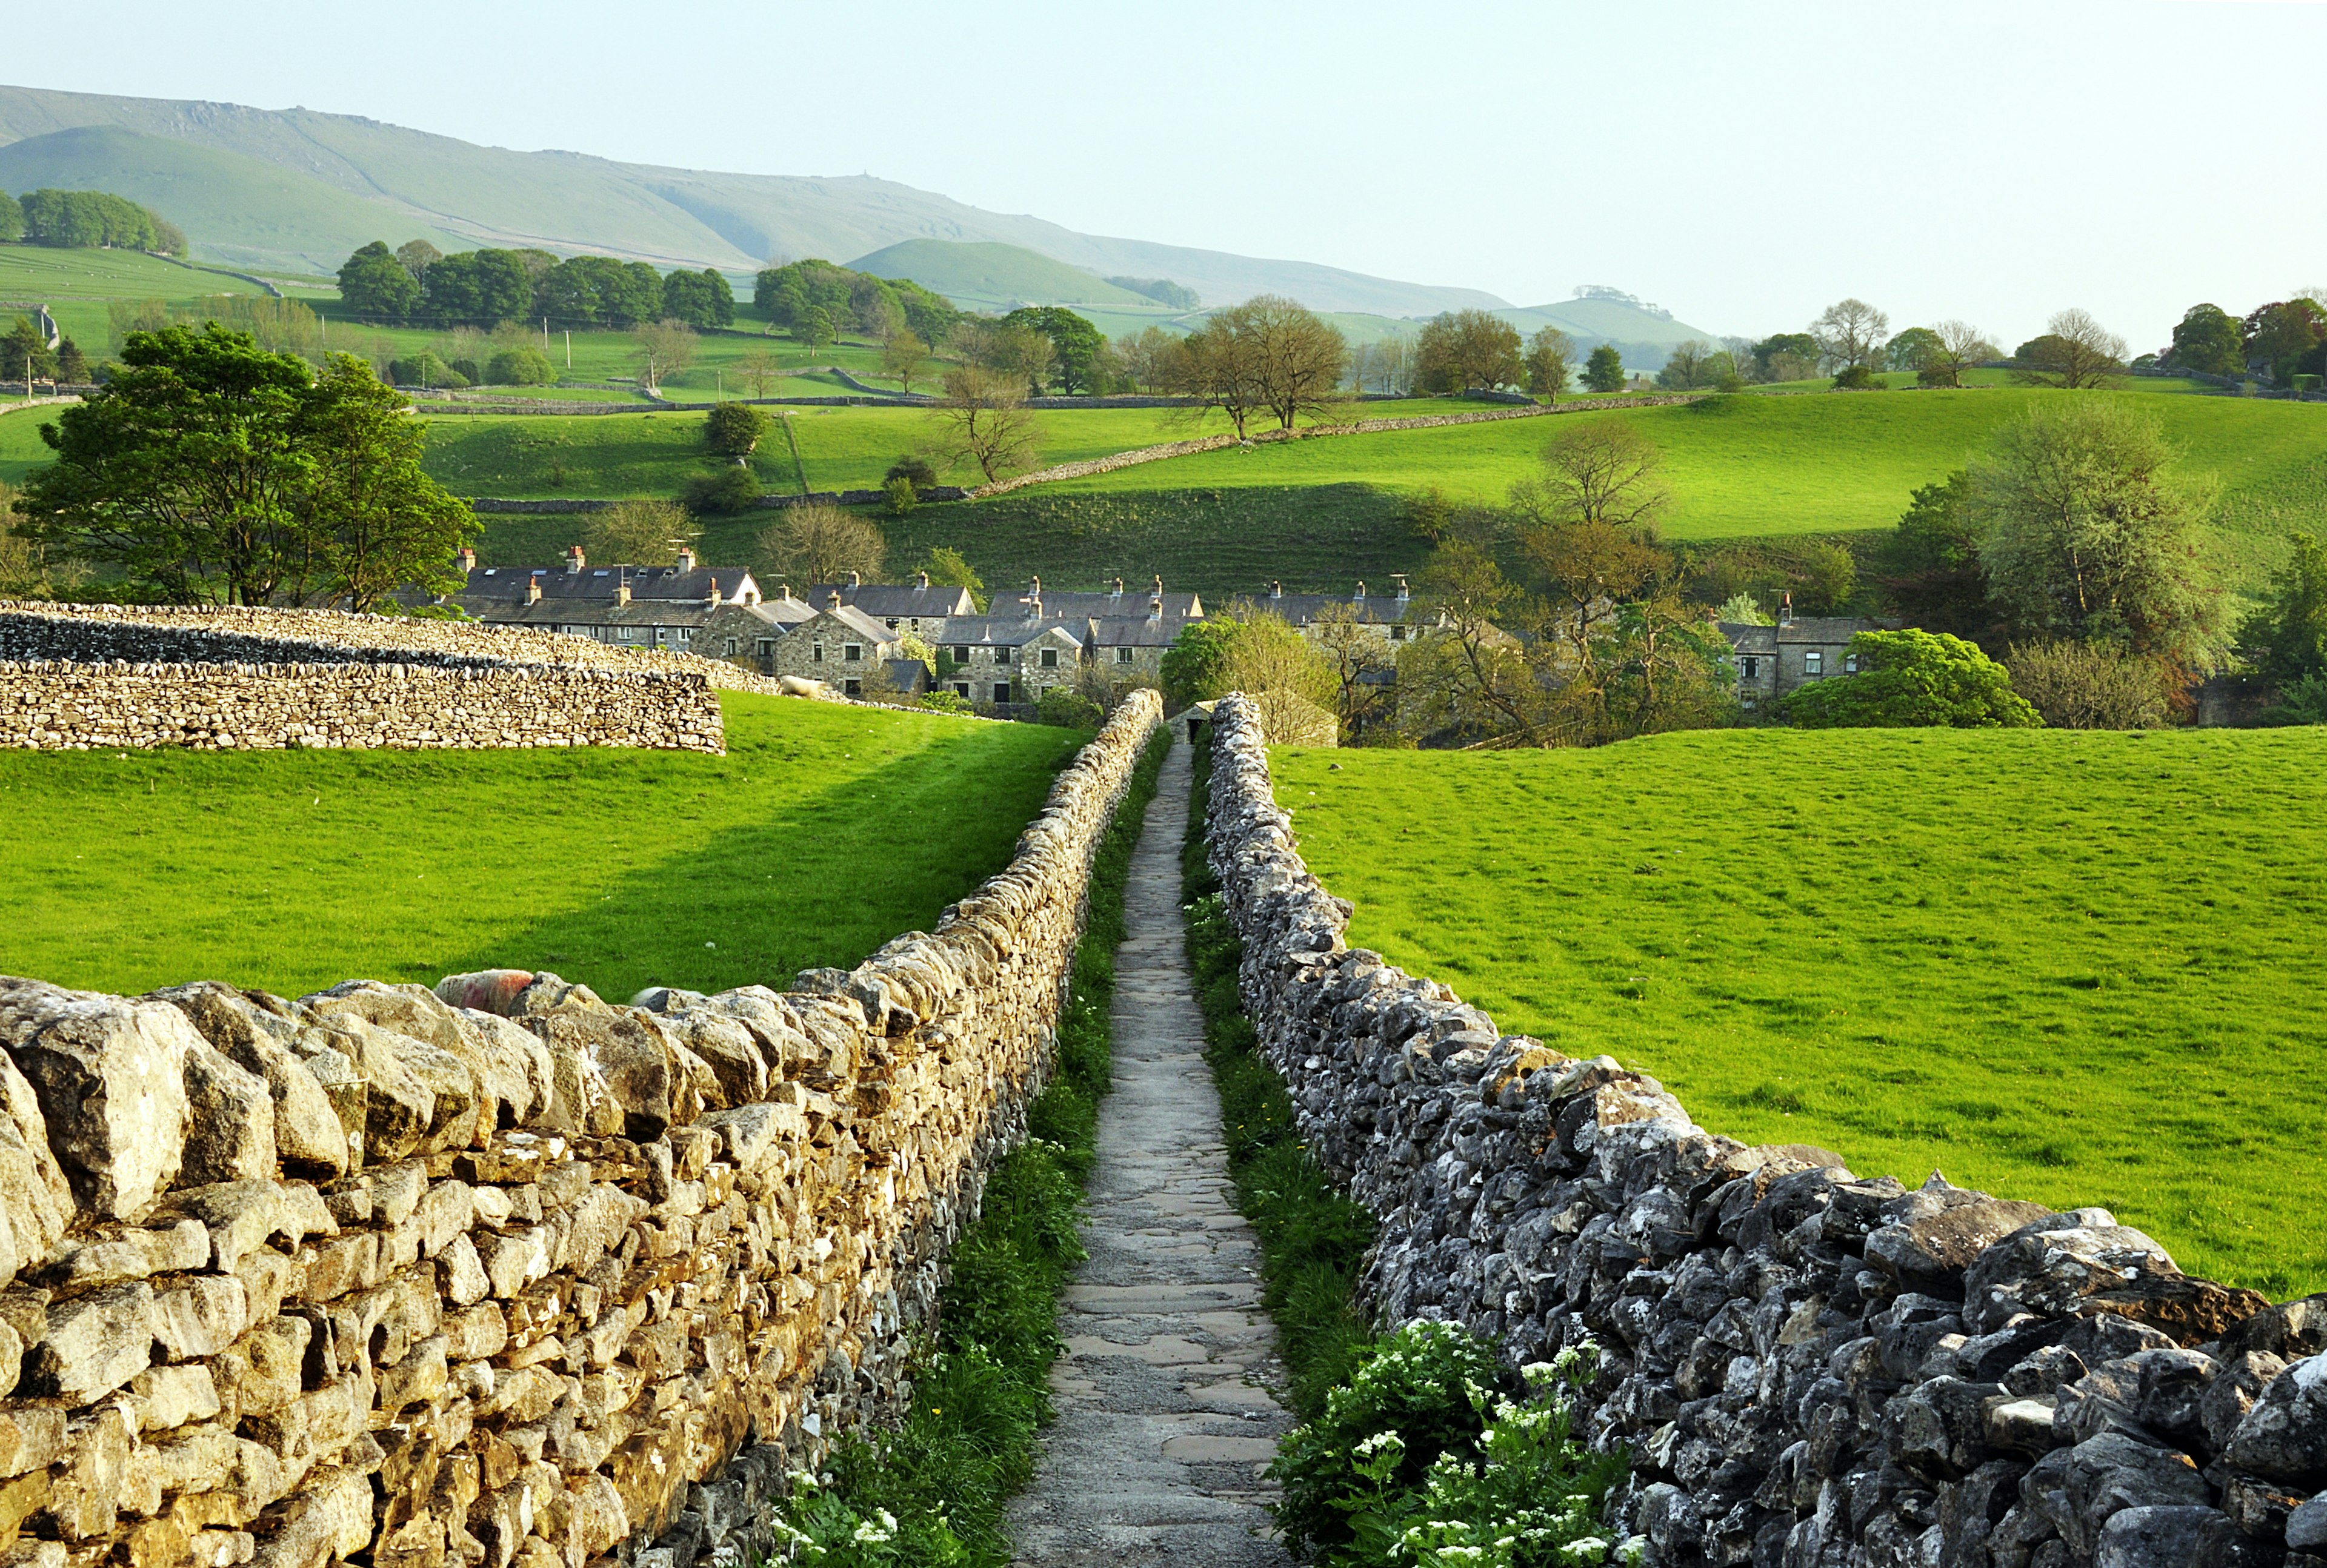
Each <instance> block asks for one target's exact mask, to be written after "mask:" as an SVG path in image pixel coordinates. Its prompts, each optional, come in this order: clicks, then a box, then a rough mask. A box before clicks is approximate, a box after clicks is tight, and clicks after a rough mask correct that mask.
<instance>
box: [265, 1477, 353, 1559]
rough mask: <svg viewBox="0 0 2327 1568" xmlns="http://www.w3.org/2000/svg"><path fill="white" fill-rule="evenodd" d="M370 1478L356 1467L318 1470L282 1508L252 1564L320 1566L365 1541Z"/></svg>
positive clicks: (349, 1552) (345, 1554)
mask: <svg viewBox="0 0 2327 1568" xmlns="http://www.w3.org/2000/svg"><path fill="white" fill-rule="evenodd" d="M371 1535H372V1523H371V1482H370V1481H369V1479H367V1478H366V1477H365V1476H364V1474H363V1473H362V1472H361V1471H360V1470H324V1471H319V1472H317V1473H316V1474H315V1475H313V1476H311V1477H310V1478H309V1479H308V1481H307V1484H306V1485H305V1486H304V1487H303V1488H301V1489H300V1491H299V1495H298V1496H297V1497H296V1498H293V1499H292V1500H291V1502H290V1503H289V1505H288V1506H287V1507H285V1510H284V1515H283V1519H282V1523H281V1526H280V1527H279V1528H278V1529H277V1530H276V1533H275V1534H274V1535H271V1536H269V1537H268V1538H267V1540H266V1542H265V1543H264V1544H262V1545H260V1546H259V1548H258V1550H257V1554H256V1555H255V1556H253V1558H252V1559H251V1562H252V1565H253V1568H323V1564H324V1563H328V1562H330V1561H332V1559H333V1558H335V1557H346V1556H349V1555H350V1554H354V1553H357V1552H360V1551H362V1550H363V1549H364V1548H365V1547H366V1546H368V1545H370V1544H371Z"/></svg>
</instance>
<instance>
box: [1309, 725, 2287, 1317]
mask: <svg viewBox="0 0 2327 1568" xmlns="http://www.w3.org/2000/svg"><path fill="white" fill-rule="evenodd" d="M1336 764H1338V766H1339V768H1340V771H1338V772H1336V771H1333V770H1332V768H1333V766H1334V765H1336ZM2322 767H2327V733H2322V732H2320V731H2316V730H2309V731H2305V730H2291V731H2279V732H2247V733H2230V732H2219V731H2216V732H2189V733H2163V734H2152V735H2142V734H2080V733H2066V732H2033V733H1951V732H1944V731H1943V732H1937V733H1919V732H1903V731H1890V732H1830V733H1790V732H1783V731H1761V732H1755V731H1731V732H1723V733H1708V734H1696V735H1674V736H1668V737H1663V738H1659V739H1656V740H1651V741H1644V742H1631V743H1629V744H1625V745H1621V746H1611V747H1608V748H1605V749H1603V750H1599V751H1562V752H1524V753H1502V754H1487V755H1475V756H1449V755H1444V754H1427V753H1419V754H1418V753H1413V752H1403V753H1401V752H1386V751H1323V752H1319V751H1310V752H1303V751H1280V752H1279V753H1277V756H1276V768H1277V777H1278V795H1279V798H1280V799H1281V800H1283V801H1284V803H1285V804H1286V805H1287V806H1289V807H1293V808H1294V811H1295V820H1296V822H1297V824H1298V826H1299V830H1300V834H1301V840H1302V850H1303V853H1304V854H1305V855H1307V857H1308V859H1309V863H1310V864H1311V866H1312V867H1313V869H1314V870H1315V871H1316V872H1317V873H1318V874H1319V875H1320V876H1321V877H1322V878H1323V879H1324V881H1325V882H1326V884H1327V885H1328V886H1330V887H1332V889H1333V890H1334V891H1336V892H1339V893H1341V894H1344V895H1346V896H1349V897H1351V898H1353V899H1355V900H1356V901H1357V917H1356V919H1355V922H1354V923H1353V925H1352V927H1351V929H1350V940H1351V942H1352V943H1353V944H1358V945H1362V946H1367V947H1376V948H1378V949H1379V950H1381V951H1382V952H1384V953H1386V954H1387V955H1388V957H1390V958H1391V959H1392V960H1393V961H1395V962H1397V963H1399V964H1402V965H1405V966H1407V967H1409V968H1411V969H1413V970H1415V971H1416V972H1417V973H1421V974H1425V975H1433V976H1435V977H1436V978H1439V979H1443V980H1444V981H1446V982H1447V983H1449V984H1450V985H1454V986H1455V987H1456V988H1457V989H1458V990H1460V991H1461V992H1462V993H1463V994H1464V995H1465V996H1466V997H1467V998H1469V999H1470V1000H1472V1001H1473V1002H1475V1003H1479V1004H1480V1005H1481V1006H1484V1007H1486V1008H1487V1009H1489V1010H1490V1011H1491V1012H1492V1013H1494V1014H1495V1016H1496V1018H1497V1021H1498V1022H1500V1024H1501V1025H1502V1026H1503V1027H1504V1028H1505V1029H1507V1030H1511V1031H1525V1032H1528V1033H1534V1034H1537V1035H1539V1036H1541V1037H1542V1038H1543V1039H1544V1040H1545V1041H1547V1042H1548V1043H1550V1044H1553V1045H1555V1046H1556V1047H1557V1048H1558V1049H1560V1050H1564V1051H1566V1052H1568V1053H1570V1054H1572V1055H1580V1056H1589V1055H1593V1054H1594V1053H1597V1052H1601V1051H1607V1052H1610V1053H1612V1054H1613V1055H1615V1056H1616V1057H1617V1058H1619V1059H1621V1060H1623V1061H1625V1062H1627V1063H1629V1064H1632V1065H1636V1066H1639V1067H1641V1068H1644V1069H1647V1070H1649V1071H1651V1072H1653V1073H1655V1074H1656V1075H1657V1077H1659V1078H1661V1079H1663V1080H1664V1081H1665V1082H1666V1083H1667V1084H1668V1085H1669V1086H1670V1087H1672V1088H1673V1090H1674V1091H1675V1092H1676V1093H1677V1094H1678V1095H1679V1096H1680V1097H1682V1099H1683V1100H1684V1102H1685V1103H1687V1105H1688V1106H1689V1107H1690V1109H1691V1110H1692V1111H1693V1112H1694V1113H1695V1114H1696V1116H1697V1118H1698V1119H1699V1120H1700V1121H1701V1122H1702V1123H1703V1124H1705V1125H1707V1126H1709V1127H1712V1128H1714V1129H1715V1130H1716V1131H1719V1132H1724V1133H1728V1134H1733V1135H1734V1136H1737V1137H1741V1138H1745V1139H1748V1140H1766V1141H1769V1142H1773V1143H1778V1142H1782V1143H1793V1142H1802V1143H1821V1144H1825V1145H1827V1146H1829V1147H1832V1148H1834V1149H1836V1150H1839V1151H1840V1152H1841V1153H1844V1154H1845V1155H1846V1156H1847V1157H1848V1158H1849V1160H1850V1162H1851V1164H1852V1167H1853V1169H1855V1170H1857V1171H1861V1172H1864V1173H1868V1174H1874V1173H1878V1172H1884V1171H1888V1172H1891V1173H1892V1174H1895V1175H1897V1176H1899V1177H1900V1178H1901V1179H1902V1180H1904V1181H1908V1182H1909V1183H1910V1184H1912V1183H1914V1182H1917V1181H1920V1180H1921V1179H1922V1178H1923V1175H1924V1173H1925V1172H1927V1171H1930V1170H1931V1169H1933V1168H1934V1167H1937V1168H1939V1169H1940V1170H1943V1171H1945V1172H1946V1173H1947V1175H1948V1177H1949V1180H1951V1181H1958V1182H1961V1183H1965V1184H1967V1185H1971V1186H1976V1187H1981V1188H1985V1189H1986V1190H1991V1191H1995V1192H1998V1193H2002V1194H2005V1195H2006V1196H2010V1197H2015V1198H2026V1199H2037V1200H2040V1201H2043V1202H2049V1203H2054V1204H2059V1205H2062V1206H2069V1205H2076V1204H2086V1203H2099V1204H2104V1205H2107V1207H2109V1208H2110V1209H2115V1210H2116V1211H2117V1213H2118V1214H2119V1215H2120V1216H2121V1217H2123V1218H2125V1219H2126V1222H2127V1223H2130V1224H2134V1225H2137V1226H2139V1227H2142V1228H2143V1229H2145V1230H2147V1231H2149V1232H2151V1233H2152V1234H2153V1235H2154V1236H2156V1237H2158V1238H2159V1239H2161V1240H2162V1241H2163V1242H2164V1243H2165V1244H2166V1246H2167V1247H2168V1248H2169V1249H2170V1250H2171V1251H2172V1252H2173V1255H2174V1256H2175V1257H2176V1258H2177V1259H2179V1260H2180V1261H2181V1263H2182V1266H2183V1267H2185V1268H2188V1269H2191V1270H2192V1271H2193V1272H2200V1273H2205V1274H2212V1275H2214V1276H2215V1277H2218V1278H2223V1279H2228V1280H2231V1281H2234V1282H2236V1283H2241V1284H2247V1285H2251V1286H2254V1287H2256V1288H2257V1289H2261V1290H2265V1291H2267V1292H2269V1293H2272V1294H2274V1295H2276V1296H2285V1295H2286V1294H2289V1293H2294V1292H2298V1291H2313V1290H2320V1289H2322V1288H2327V1113H2322V1106H2321V1102H2320V1099H2319V1097H2318V1085H2319V1084H2320V1082H2321V1081H2322V1077H2327V1024H2322V1021H2321V1018H2320V1015H2319V1013H2318V1010H2317V1009H2316V1008H2315V1007H2314V1006H2313V1004H2312V1002H2311V999H2310V996H2309V994H2308V992H2309V986H2308V985H2307V984H2306V981H2307V978H2308V976H2309V975H2310V973H2311V971H2312V969H2313V966H2314V964H2315V941H2314V933H2315V932H2316V931H2317V929H2319V923H2320V920H2321V919H2322V916H2327V893H2322V888H2321V884H2320V882H2319V880H2318V878H2317V875H2316V874H2315V873H2316V868H2317V867H2318V866H2319V865H2320V864H2321V863H2322V858H2327V826H2322V821H2327V818H2322V814H2321V812H2320V809H2319V807H2320V799H2321V795H2320V786H2319V783H2318V779H2319V778H2320V774H2321V770H2322Z"/></svg>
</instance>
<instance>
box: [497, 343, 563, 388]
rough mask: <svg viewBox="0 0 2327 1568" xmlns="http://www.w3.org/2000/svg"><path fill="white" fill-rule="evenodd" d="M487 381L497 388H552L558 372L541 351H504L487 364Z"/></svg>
mask: <svg viewBox="0 0 2327 1568" xmlns="http://www.w3.org/2000/svg"><path fill="white" fill-rule="evenodd" d="M485 379H486V381H488V382H489V383H491V385H493V386H495V387H550V386H555V385H556V382H557V372H556V369H553V368H552V367H551V366H550V363H549V356H548V355H547V354H545V353H543V352H542V351H541V350H539V349H530V348H528V349H503V350H500V352H498V353H496V354H495V355H494V356H493V357H492V359H491V360H490V361H488V362H487V363H486V366H485Z"/></svg>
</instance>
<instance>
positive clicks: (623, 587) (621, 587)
mask: <svg viewBox="0 0 2327 1568" xmlns="http://www.w3.org/2000/svg"><path fill="white" fill-rule="evenodd" d="M614 602H615V603H617V604H628V603H629V602H631V585H630V583H629V582H628V581H626V580H623V579H619V578H618V579H616V581H615V583H614Z"/></svg>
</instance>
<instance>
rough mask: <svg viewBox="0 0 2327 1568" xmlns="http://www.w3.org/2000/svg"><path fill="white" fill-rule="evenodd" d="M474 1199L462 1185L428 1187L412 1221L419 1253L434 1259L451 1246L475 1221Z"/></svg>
mask: <svg viewBox="0 0 2327 1568" xmlns="http://www.w3.org/2000/svg"><path fill="white" fill-rule="evenodd" d="M476 1213H477V1209H476V1199H475V1195H474V1192H473V1190H472V1189H471V1188H470V1186H469V1184H468V1183H467V1182H465V1181H451V1180H448V1181H439V1182H436V1183H435V1185H433V1186H431V1187H430V1188H429V1189H428V1190H427V1192H426V1193H425V1195H424V1196H423V1197H422V1198H421V1199H420V1207H419V1208H418V1209H416V1210H415V1211H414V1214H413V1218H414V1219H415V1220H416V1222H417V1223H418V1225H419V1227H420V1251H421V1255H422V1256H424V1257H435V1255H437V1254H439V1253H441V1252H443V1251H444V1249H445V1248H446V1247H448V1246H452V1245H453V1237H456V1236H460V1235H462V1234H463V1233H464V1232H466V1231H467V1230H468V1228H469V1227H470V1226H471V1225H472V1224H473V1223H474V1222H475V1219H476Z"/></svg>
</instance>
